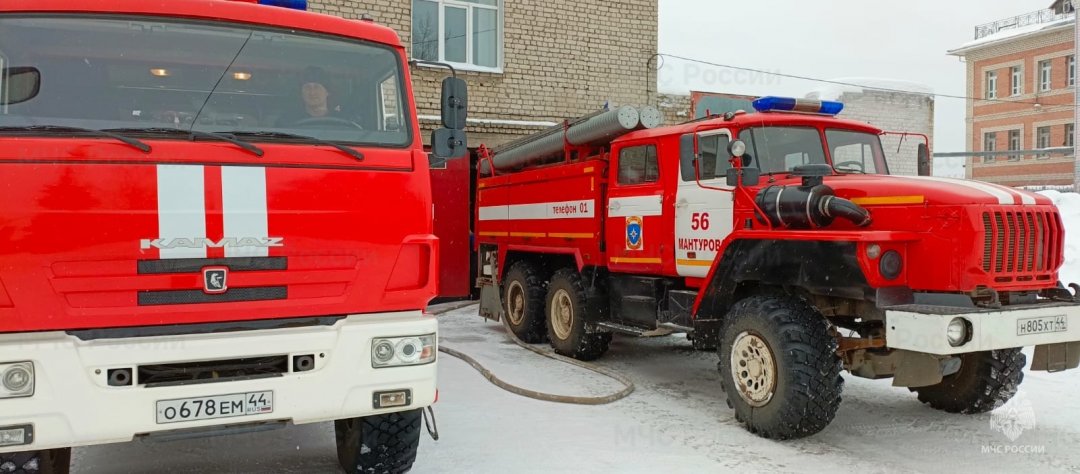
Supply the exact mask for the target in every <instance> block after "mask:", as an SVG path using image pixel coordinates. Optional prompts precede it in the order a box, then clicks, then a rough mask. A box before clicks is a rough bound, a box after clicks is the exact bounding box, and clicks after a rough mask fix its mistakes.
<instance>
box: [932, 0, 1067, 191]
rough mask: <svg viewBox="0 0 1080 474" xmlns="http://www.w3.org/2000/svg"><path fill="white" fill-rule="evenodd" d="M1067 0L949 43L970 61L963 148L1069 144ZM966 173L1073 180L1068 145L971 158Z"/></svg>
mask: <svg viewBox="0 0 1080 474" xmlns="http://www.w3.org/2000/svg"><path fill="white" fill-rule="evenodd" d="M1074 21H1075V13H1074V12H1073V9H1072V5H1071V2H1069V1H1067V0H1058V1H1056V2H1054V3H1053V4H1052V5H1051V6H1050V8H1048V9H1045V10H1040V11H1036V12H1031V13H1027V14H1024V15H1019V16H1016V17H1012V18H1006V19H1003V20H998V21H996V22H993V23H988V24H985V25H979V26H977V27H975V38H974V40H973V41H971V42H968V43H966V44H964V45H961V46H960V47H958V48H956V49H954V50H951V51H949V54H951V55H955V56H959V57H960V58H962V59H963V60H964V62H965V63H966V64H967V95H968V96H969V97H973V98H975V99H968V101H967V149H968V151H1002V150H1033V149H1040V148H1048V147H1063V146H1069V147H1071V146H1073V140H1074V137H1075V124H1074V110H1073V105H1072V104H1073V102H1074V98H1075V87H1076V54H1075V47H1074V29H1073V28H1074V24H1073V23H1074ZM966 168H967V177H968V178H973V179H978V180H982V181H989V182H995V183H1000V184H1005V185H1009V186H1028V187H1035V188H1041V187H1058V186H1072V185H1074V183H1075V182H1076V172H1075V170H1076V168H1075V157H1074V156H1073V154H1072V153H1057V154H1048V153H1032V154H1021V153H1018V154H1015V155H999V156H993V157H976V158H969V159H968V163H967V167H966Z"/></svg>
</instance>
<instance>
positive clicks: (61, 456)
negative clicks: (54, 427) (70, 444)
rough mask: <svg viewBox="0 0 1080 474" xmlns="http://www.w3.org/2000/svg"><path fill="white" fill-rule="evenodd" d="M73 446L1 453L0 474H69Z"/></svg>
mask: <svg viewBox="0 0 1080 474" xmlns="http://www.w3.org/2000/svg"><path fill="white" fill-rule="evenodd" d="M70 470H71V448H62V449H49V450H45V451H26V452H19V453H4V454H0V474H67V473H68V472H69V471H70Z"/></svg>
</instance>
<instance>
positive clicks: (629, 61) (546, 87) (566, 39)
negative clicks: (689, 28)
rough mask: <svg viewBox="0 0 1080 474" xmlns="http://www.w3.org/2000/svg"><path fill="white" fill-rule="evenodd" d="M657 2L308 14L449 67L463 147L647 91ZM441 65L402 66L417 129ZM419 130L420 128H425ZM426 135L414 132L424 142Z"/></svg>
mask: <svg viewBox="0 0 1080 474" xmlns="http://www.w3.org/2000/svg"><path fill="white" fill-rule="evenodd" d="M657 2H658V0H622V1H619V2H610V1H607V0H553V1H546V2H537V1H531V2H518V1H506V0H310V10H312V11H316V12H320V13H328V14H332V15H338V16H343V17H346V18H361V16H362V15H365V14H366V15H369V16H370V17H371V18H373V19H374V21H375V22H377V23H380V24H383V25H387V26H389V27H391V28H393V29H394V30H396V31H397V32H398V34H399V35H400V36H401V39H402V42H403V43H404V44H405V45H406V48H408V49H409V53H410V56H411V57H413V58H418V59H427V60H434V61H442V62H448V63H452V64H453V65H454V66H455V67H456V68H457V70H458V74H459V76H460V77H463V78H464V79H466V80H467V81H468V82H469V118H470V120H469V123H468V132H469V145H470V147H474V146H476V145H478V144H480V143H483V144H486V145H488V146H493V145H498V144H500V143H504V142H506V141H509V140H511V139H513V138H517V137H519V136H521V135H525V134H530V133H534V132H536V131H538V130H541V129H543V128H546V127H547V126H551V125H554V124H556V123H561V122H562V120H563V119H565V118H570V117H577V116H581V115H585V114H587V113H590V112H593V111H596V110H598V109H600V108H601V107H602V106H603V105H604V104H605V103H610V104H612V105H615V104H631V105H644V104H646V103H648V102H649V101H650V98H651V97H650V95H655V94H651V93H649V92H647V91H649V90H655V89H656V87H655V84H656V72H655V69H654V68H650V67H648V65H647V63H648V61H649V59H650V58H651V57H652V56H653V55H654V54H655V53H656V45H657ZM446 74H447V71H446V70H445V69H439V68H430V67H425V66H418V67H414V68H413V69H412V77H413V87H414V88H415V92H416V96H417V103H418V106H419V109H420V110H419V117H420V124H421V126H422V127H423V128H424V129H425V130H430V129H432V128H435V127H437V126H438V114H439V92H440V84H441V81H442V78H443V77H445V76H446ZM425 135H427V134H425ZM428 139H429V137H428V136H425V137H424V140H425V141H427V140H428Z"/></svg>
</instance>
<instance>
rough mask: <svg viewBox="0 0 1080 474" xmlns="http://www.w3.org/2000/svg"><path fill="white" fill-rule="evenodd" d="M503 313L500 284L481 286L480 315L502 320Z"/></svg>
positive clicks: (485, 317)
mask: <svg viewBox="0 0 1080 474" xmlns="http://www.w3.org/2000/svg"><path fill="white" fill-rule="evenodd" d="M502 315H503V304H502V295H501V294H500V292H499V286H498V285H483V286H481V287H480V316H483V317H484V319H490V320H492V321H496V322H498V321H500V320H501V319H502Z"/></svg>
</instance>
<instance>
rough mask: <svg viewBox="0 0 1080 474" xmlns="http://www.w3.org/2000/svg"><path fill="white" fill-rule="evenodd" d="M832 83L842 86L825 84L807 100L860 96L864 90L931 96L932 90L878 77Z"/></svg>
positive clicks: (920, 85)
mask: <svg viewBox="0 0 1080 474" xmlns="http://www.w3.org/2000/svg"><path fill="white" fill-rule="evenodd" d="M830 81H832V82H838V83H842V84H825V85H823V86H822V87H819V88H817V89H814V90H812V91H810V92H808V93H807V94H806V97H807V98H808V99H818V100H839V99H840V96H842V95H844V93H848V92H850V93H854V94H861V93H863V91H865V90H866V89H872V90H873V89H877V90H886V91H890V92H906V93H909V94H922V95H933V94H934V89H933V88H932V87H930V86H928V85H926V84H921V83H918V82H912V81H904V80H900V79H884V78H878V77H842V78H839V79H830Z"/></svg>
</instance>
